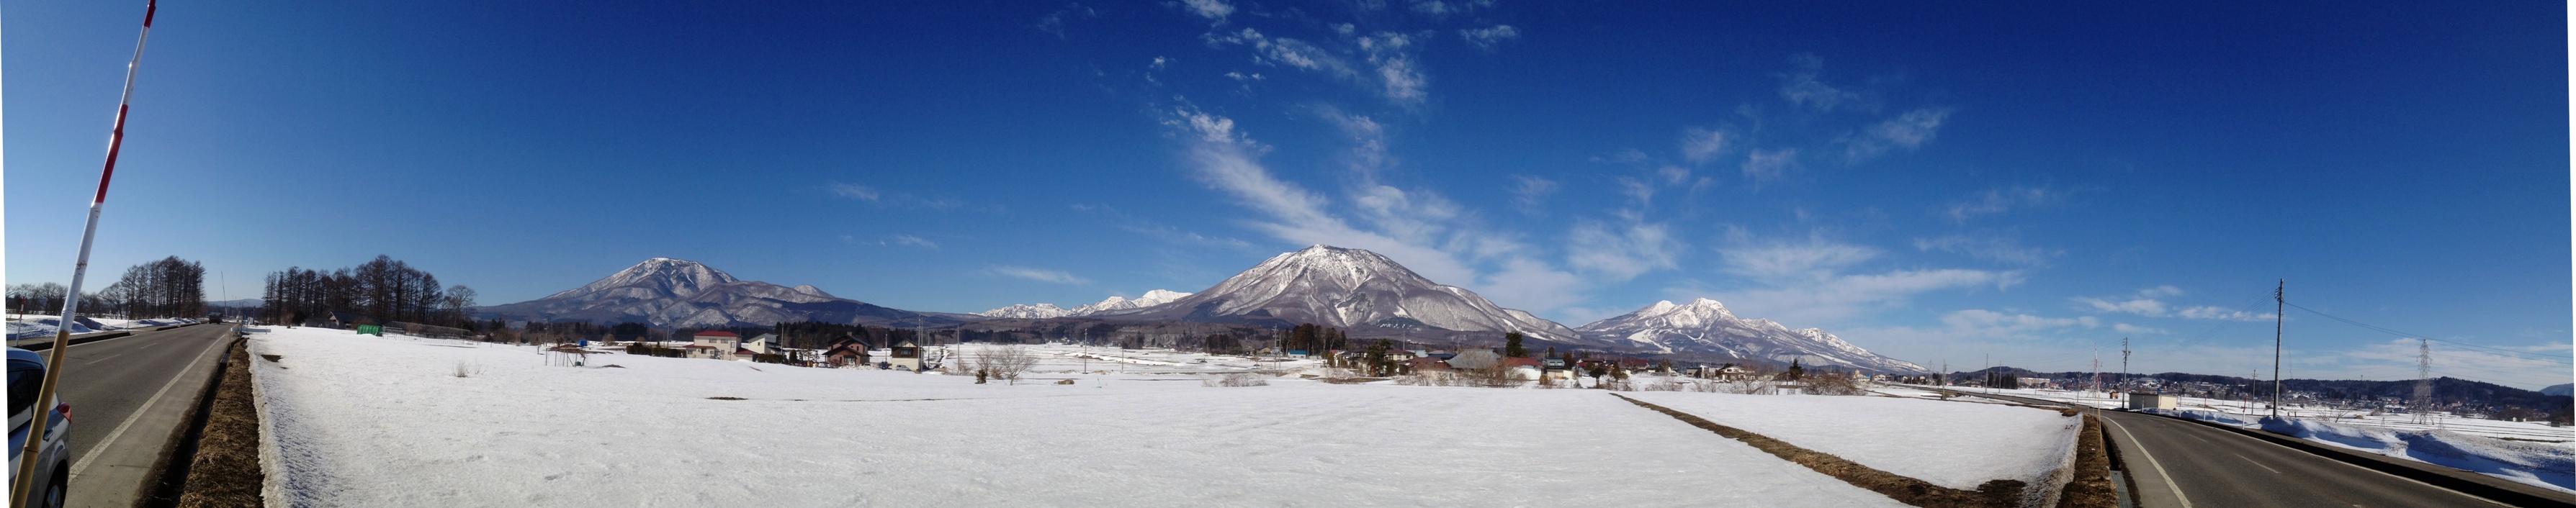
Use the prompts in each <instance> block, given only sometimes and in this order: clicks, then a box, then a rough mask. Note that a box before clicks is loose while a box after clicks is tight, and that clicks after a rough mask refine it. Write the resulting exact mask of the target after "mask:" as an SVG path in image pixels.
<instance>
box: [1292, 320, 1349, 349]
mask: <svg viewBox="0 0 2576 508" xmlns="http://www.w3.org/2000/svg"><path fill="white" fill-rule="evenodd" d="M1350 342H1351V340H1350V337H1348V336H1344V335H1342V331H1341V330H1340V329H1336V328H1333V327H1329V326H1321V325H1316V324H1312V323H1308V324H1302V325H1297V327H1295V328H1289V329H1288V330H1287V331H1286V332H1285V333H1284V334H1283V335H1280V337H1279V349H1281V350H1284V351H1305V352H1308V353H1318V354H1320V353H1323V352H1325V351H1332V350H1337V349H1346V348H1348V346H1349V345H1350Z"/></svg>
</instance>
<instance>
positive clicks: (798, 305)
mask: <svg viewBox="0 0 2576 508" xmlns="http://www.w3.org/2000/svg"><path fill="white" fill-rule="evenodd" d="M475 313H476V314H477V315H478V316H479V317H499V318H508V319H530V320H546V321H591V322H598V323H616V322H625V321H634V322H639V323H646V324H651V325H653V326H658V327H670V328H678V327H717V326H768V325H773V324H777V323H782V322H803V321H822V322H830V323H865V324H894V325H914V324H928V325H941V324H953V323H957V322H961V321H963V320H962V319H959V318H958V317H956V315H943V314H932V313H922V312H913V311H907V310H900V309H890V308H885V307H879V306H876V305H870V304H868V303H866V302H860V301H857V300H850V299H845V298H840V297H835V296H832V295H831V294H829V293H825V292H823V290H822V289H819V288H815V287H814V286H808V285H799V286H796V287H792V288H791V287H786V286H780V285H777V284H770V283H767V282H760V281H746V280H740V279H736V278H734V277H733V275H731V274H727V273H725V272H724V271H723V270H717V269H715V268H713V267H709V266H707V265H705V264H701V263H698V262H696V261H689V260H683V259H671V258H653V259H648V260H644V262H642V263H637V264H635V266H632V267H628V268H627V269H625V270H620V271H618V272H617V273H615V274H611V275H609V276H608V277H606V278H602V279H599V280H598V281H594V282H591V283H589V284H585V285H583V286H582V287H578V288H573V289H568V290H564V291H563V292H560V293H555V294H552V295H547V296H546V297H545V298H539V299H536V300H529V301H525V302H519V303H512V304H506V305H494V306H489V307H477V308H476V309H475Z"/></svg>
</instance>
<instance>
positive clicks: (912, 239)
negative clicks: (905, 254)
mask: <svg viewBox="0 0 2576 508" xmlns="http://www.w3.org/2000/svg"><path fill="white" fill-rule="evenodd" d="M894 244H895V245H901V246H906V247H920V248H924V249H933V250H937V249H938V248H939V244H938V243H937V242H932V241H930V240H925V239H922V238H921V237H918V236H912V235H894Z"/></svg>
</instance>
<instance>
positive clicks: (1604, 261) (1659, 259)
mask: <svg viewBox="0 0 2576 508" xmlns="http://www.w3.org/2000/svg"><path fill="white" fill-rule="evenodd" d="M1566 248H1567V250H1568V251H1569V252H1568V253H1567V255H1566V263H1567V264H1568V265H1572V266H1573V267H1574V268H1576V269H1579V270H1584V271H1588V272H1592V273H1595V274H1599V275H1601V276H1603V277H1605V278H1608V279H1610V280H1613V281H1627V280H1629V279H1634V278H1636V277H1637V276H1638V275H1642V274H1645V273H1646V272H1651V271H1655V270H1662V269H1670V268H1673V267H1674V266H1675V262H1674V259H1675V258H1676V257H1677V256H1678V254H1679V253H1680V251H1681V250H1682V249H1683V248H1684V247H1683V246H1682V244H1681V242H1679V241H1675V240H1674V239H1673V237H1672V234H1671V233H1670V232H1667V231H1666V230H1665V227H1664V225H1663V224H1660V223H1649V222H1643V221H1635V220H1632V221H1629V222H1628V223H1627V224H1622V225H1617V226H1613V225H1610V224H1606V223H1603V222H1601V221H1595V220H1584V221H1577V222H1576V223H1575V225H1574V233H1573V241H1571V242H1568V243H1567V244H1566Z"/></svg>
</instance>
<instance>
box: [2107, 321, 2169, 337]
mask: <svg viewBox="0 0 2576 508" xmlns="http://www.w3.org/2000/svg"><path fill="white" fill-rule="evenodd" d="M2111 330H2112V331H2116V332H2120V333H2134V334H2164V333H2169V332H2166V331H2165V329H2163V328H2148V327H2144V326H2136V325H2131V324H2128V323H2112V324H2111Z"/></svg>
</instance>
